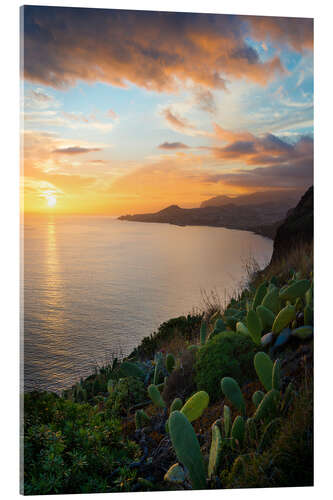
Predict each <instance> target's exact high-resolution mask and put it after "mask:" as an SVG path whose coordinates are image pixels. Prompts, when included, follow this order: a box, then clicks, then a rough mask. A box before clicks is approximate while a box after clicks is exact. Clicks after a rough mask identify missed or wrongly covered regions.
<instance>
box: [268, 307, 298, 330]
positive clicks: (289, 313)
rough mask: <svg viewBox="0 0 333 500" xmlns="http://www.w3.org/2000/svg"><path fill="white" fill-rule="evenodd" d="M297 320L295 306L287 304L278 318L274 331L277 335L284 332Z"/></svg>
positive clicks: (273, 327)
mask: <svg viewBox="0 0 333 500" xmlns="http://www.w3.org/2000/svg"><path fill="white" fill-rule="evenodd" d="M295 318H296V309H295V306H293V305H291V304H287V305H286V306H285V307H284V308H283V309H281V311H280V312H279V313H278V315H277V316H276V318H275V320H274V323H273V326H272V331H273V333H275V334H278V333H280V332H282V330H283V329H284V328H286V327H287V326H288V325H289V323H291V322H292V321H293V320H294V319H295Z"/></svg>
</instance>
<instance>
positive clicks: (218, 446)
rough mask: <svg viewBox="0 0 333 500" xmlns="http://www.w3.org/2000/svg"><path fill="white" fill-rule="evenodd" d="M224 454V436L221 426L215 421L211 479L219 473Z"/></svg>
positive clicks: (209, 469)
mask: <svg viewBox="0 0 333 500" xmlns="http://www.w3.org/2000/svg"><path fill="white" fill-rule="evenodd" d="M221 456H222V436H221V431H220V429H219V426H218V425H217V424H216V423H214V424H213V425H212V443H211V446H210V452H209V462H208V477H209V478H210V479H211V478H212V476H214V475H215V474H217V471H218V469H219V466H220V463H221Z"/></svg>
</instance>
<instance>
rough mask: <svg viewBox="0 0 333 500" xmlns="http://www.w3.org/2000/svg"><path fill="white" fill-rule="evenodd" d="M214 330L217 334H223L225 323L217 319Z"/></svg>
mask: <svg viewBox="0 0 333 500" xmlns="http://www.w3.org/2000/svg"><path fill="white" fill-rule="evenodd" d="M214 330H215V331H216V332H217V333H220V332H223V330H225V323H224V321H223V319H222V318H217V320H216V321H215V325H214Z"/></svg>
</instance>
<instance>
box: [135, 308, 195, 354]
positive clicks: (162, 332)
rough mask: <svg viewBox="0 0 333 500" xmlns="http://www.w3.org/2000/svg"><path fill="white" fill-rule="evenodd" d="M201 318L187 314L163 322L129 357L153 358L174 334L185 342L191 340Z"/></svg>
mask: <svg viewBox="0 0 333 500" xmlns="http://www.w3.org/2000/svg"><path fill="white" fill-rule="evenodd" d="M202 317H203V315H202V314H188V315H187V316H179V317H178V318H172V319H169V321H165V322H164V323H162V324H161V325H160V326H159V327H158V330H157V332H154V333H152V334H151V335H149V336H148V337H144V338H143V339H142V341H141V343H140V345H139V346H138V347H136V348H135V349H134V351H133V352H132V353H131V355H130V356H139V357H140V358H145V359H149V358H151V357H153V356H154V354H155V352H156V351H158V349H160V347H161V345H162V344H163V343H165V342H167V341H168V340H171V339H172V338H173V336H174V334H175V332H178V333H179V334H180V335H181V336H182V337H183V338H184V339H185V340H188V341H191V340H193V338H194V337H195V336H196V335H198V334H199V331H200V327H201V321H202Z"/></svg>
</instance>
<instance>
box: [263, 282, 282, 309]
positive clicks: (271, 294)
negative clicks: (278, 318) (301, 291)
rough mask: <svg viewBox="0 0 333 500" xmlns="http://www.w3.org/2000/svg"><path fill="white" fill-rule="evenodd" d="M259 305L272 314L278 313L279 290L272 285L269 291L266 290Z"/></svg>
mask: <svg viewBox="0 0 333 500" xmlns="http://www.w3.org/2000/svg"><path fill="white" fill-rule="evenodd" d="M261 305H262V306H264V307H267V309H270V310H271V311H272V312H273V313H274V314H277V313H278V311H279V309H280V301H279V290H278V289H277V288H276V287H275V286H274V285H273V287H272V288H271V290H269V288H268V290H267V293H266V295H265V297H264V298H263V301H262V303H261Z"/></svg>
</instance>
